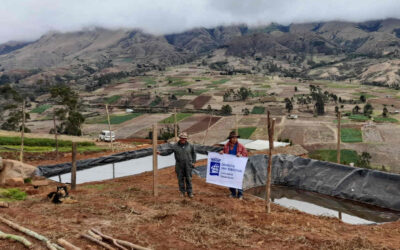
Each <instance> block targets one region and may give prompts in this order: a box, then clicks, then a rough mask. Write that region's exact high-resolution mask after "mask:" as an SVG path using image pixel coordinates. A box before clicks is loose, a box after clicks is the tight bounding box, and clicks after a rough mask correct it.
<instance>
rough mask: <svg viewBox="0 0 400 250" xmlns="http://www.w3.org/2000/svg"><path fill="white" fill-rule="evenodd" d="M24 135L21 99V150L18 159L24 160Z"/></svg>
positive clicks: (23, 114) (23, 105) (23, 108)
mask: <svg viewBox="0 0 400 250" xmlns="http://www.w3.org/2000/svg"><path fill="white" fill-rule="evenodd" d="M24 136H25V100H23V101H22V129H21V151H20V154H19V161H20V162H23V161H24Z"/></svg>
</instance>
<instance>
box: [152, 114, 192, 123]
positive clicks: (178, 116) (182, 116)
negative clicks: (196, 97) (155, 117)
mask: <svg viewBox="0 0 400 250" xmlns="http://www.w3.org/2000/svg"><path fill="white" fill-rule="evenodd" d="M192 115H193V114H190V113H177V114H176V122H179V121H182V120H183V119H186V118H188V117H190V116H192ZM160 123H163V124H171V123H174V115H171V116H170V117H168V118H165V119H164V120H162V121H160Z"/></svg>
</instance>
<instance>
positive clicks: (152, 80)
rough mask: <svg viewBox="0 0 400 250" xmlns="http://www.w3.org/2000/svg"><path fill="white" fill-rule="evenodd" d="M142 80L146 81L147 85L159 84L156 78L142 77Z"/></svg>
mask: <svg viewBox="0 0 400 250" xmlns="http://www.w3.org/2000/svg"><path fill="white" fill-rule="evenodd" d="M140 80H142V81H144V82H145V83H146V84H147V85H155V84H157V81H156V80H155V78H154V77H150V76H145V77H141V78H140Z"/></svg>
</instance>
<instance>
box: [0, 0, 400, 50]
mask: <svg viewBox="0 0 400 250" xmlns="http://www.w3.org/2000/svg"><path fill="white" fill-rule="evenodd" d="M385 18H400V1H399V0H279V1H278V0H1V4H0V43H4V42H7V41H10V40H18V41H20V40H24V41H29V40H35V39H38V38H39V37H40V36H42V35H43V34H45V33H47V32H49V31H60V32H69V31H77V30H81V29H84V28H92V27H104V28H110V29H117V28H139V29H142V30H143V31H146V32H149V33H152V34H157V35H160V34H169V33H176V32H182V31H185V30H188V29H191V28H197V27H208V28H210V27H215V26H218V25H231V24H247V25H249V26H258V25H266V24H269V23H271V22H275V23H280V24H284V25H288V24H290V23H303V22H323V21H332V20H341V21H353V22H361V21H367V20H376V19H385Z"/></svg>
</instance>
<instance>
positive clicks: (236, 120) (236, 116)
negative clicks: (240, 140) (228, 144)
mask: <svg viewBox="0 0 400 250" xmlns="http://www.w3.org/2000/svg"><path fill="white" fill-rule="evenodd" d="M235 132H236V134H237V135H238V136H239V124H238V115H237V114H236V115H235Z"/></svg>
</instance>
